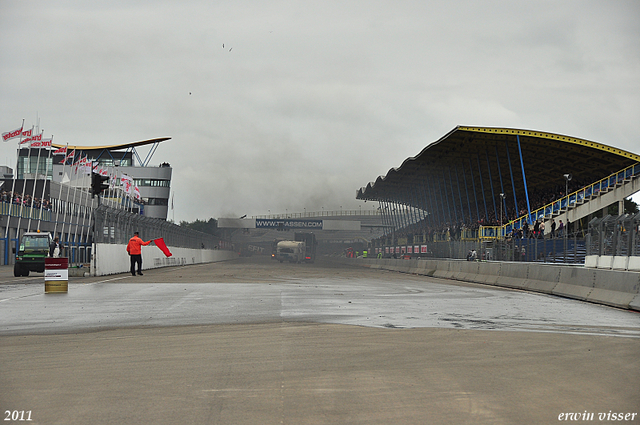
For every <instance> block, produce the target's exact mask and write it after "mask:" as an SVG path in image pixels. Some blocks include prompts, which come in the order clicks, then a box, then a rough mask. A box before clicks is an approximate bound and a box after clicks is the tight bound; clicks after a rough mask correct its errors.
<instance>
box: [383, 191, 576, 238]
mask: <svg viewBox="0 0 640 425" xmlns="http://www.w3.org/2000/svg"><path fill="white" fill-rule="evenodd" d="M587 185H588V183H586V184H585V182H583V181H574V180H571V181H569V185H568V191H569V193H573V192H575V191H577V190H579V189H581V188H583V187H586V186H587ZM566 192H567V187H566V186H565V185H558V186H555V187H551V188H548V189H545V190H533V191H532V192H531V193H530V196H529V205H530V206H531V211H535V210H537V209H539V208H542V207H544V206H545V205H548V204H550V203H552V202H554V201H557V200H558V199H561V198H563V197H564V196H566ZM497 202H500V201H498V200H497ZM509 204H510V202H509V201H507V208H506V211H505V210H503V216H502V225H505V224H508V223H510V222H512V221H514V220H516V219H518V218H520V217H522V216H525V215H527V213H528V211H527V207H526V201H524V200H520V199H518V204H519V205H518V206H519V211H516V208H515V205H514V204H513V202H511V206H509ZM523 206H524V208H523ZM497 207H498V208H500V206H499V204H497ZM474 212H475V211H474ZM498 214H500V213H498ZM474 215H475V214H474ZM500 225H501V223H500V217H496V216H495V213H494V212H489V213H488V216H487V215H485V214H482V215H481V217H480V219H478V220H476V219H475V218H469V217H467V219H466V220H459V221H458V222H456V223H450V222H444V223H440V224H437V225H433V224H430V223H429V219H428V218H427V219H424V220H421V221H419V222H417V223H414V224H411V225H409V226H407V227H405V228H404V229H402V230H401V231H400V232H396V234H395V235H396V237H399V238H408V240H411V239H413V235H425V236H426V238H427V240H431V241H433V240H447V239H450V240H460V239H461V238H463V237H464V236H465V233H466V232H465V231H466V230H470V231H476V230H478V229H479V228H480V226H500ZM568 226H569V223H563V224H562V227H558V228H557V229H556V228H553V229H545V225H544V222H543V221H542V220H537V221H535V222H534V223H532V224H531V225H529V224H527V223H525V225H524V226H523V227H521V228H519V229H515V230H514V231H513V232H511V233H510V234H509V235H508V236H507V237H509V238H518V239H522V238H544V237H545V235H546V237H551V238H554V237H562V236H563V233H564V232H566V231H567V230H568ZM545 230H546V232H545Z"/></svg>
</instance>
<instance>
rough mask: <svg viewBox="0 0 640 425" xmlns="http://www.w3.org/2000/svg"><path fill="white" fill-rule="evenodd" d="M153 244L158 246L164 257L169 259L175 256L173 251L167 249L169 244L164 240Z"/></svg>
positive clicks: (156, 240)
mask: <svg viewBox="0 0 640 425" xmlns="http://www.w3.org/2000/svg"><path fill="white" fill-rule="evenodd" d="M153 243H155V244H156V246H157V247H158V248H160V251H162V252H163V253H164V255H166V256H167V257H171V256H172V255H173V254H172V253H171V251H169V248H167V244H165V243H164V239H162V238H158V239H154V240H153Z"/></svg>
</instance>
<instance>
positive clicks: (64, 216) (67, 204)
mask: <svg viewBox="0 0 640 425" xmlns="http://www.w3.org/2000/svg"><path fill="white" fill-rule="evenodd" d="M72 153H73V156H72V157H71V164H70V165H69V184H68V186H67V199H66V200H65V201H64V207H65V208H64V209H65V213H64V215H63V216H62V237H63V238H64V225H65V224H66V221H65V218H66V215H67V214H69V222H71V212H70V211H69V195H70V194H71V169H72V168H73V163H74V162H75V157H76V147H75V146H74V147H73V152H72ZM65 162H66V160H65ZM69 227H71V223H69ZM61 239H62V238H61ZM65 242H66V243H67V246H68V245H69V238H68V237H67V239H66V240H65Z"/></svg>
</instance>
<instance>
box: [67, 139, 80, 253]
mask: <svg viewBox="0 0 640 425" xmlns="http://www.w3.org/2000/svg"><path fill="white" fill-rule="evenodd" d="M80 152H82V151H80ZM81 161H82V155H80V158H79V159H78V163H77V164H76V171H75V174H76V184H74V185H73V202H71V204H72V205H73V206H74V207H75V205H76V195H77V194H78V184H77V181H78V168H80V163H81ZM73 209H74V210H75V209H76V208H73ZM77 231H78V224H77V220H76V233H74V235H73V236H74V237H73V241H74V242H77V236H78V234H77ZM69 233H71V218H69ZM71 261H72V262H73V257H72V259H71Z"/></svg>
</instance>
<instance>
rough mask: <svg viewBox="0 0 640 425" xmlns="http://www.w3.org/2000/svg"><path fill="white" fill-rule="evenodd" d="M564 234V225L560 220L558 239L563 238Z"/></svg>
mask: <svg viewBox="0 0 640 425" xmlns="http://www.w3.org/2000/svg"><path fill="white" fill-rule="evenodd" d="M562 232H564V223H563V222H562V220H560V225H559V226H558V237H559V238H561V237H562Z"/></svg>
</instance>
